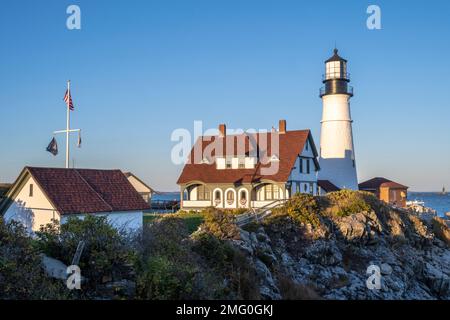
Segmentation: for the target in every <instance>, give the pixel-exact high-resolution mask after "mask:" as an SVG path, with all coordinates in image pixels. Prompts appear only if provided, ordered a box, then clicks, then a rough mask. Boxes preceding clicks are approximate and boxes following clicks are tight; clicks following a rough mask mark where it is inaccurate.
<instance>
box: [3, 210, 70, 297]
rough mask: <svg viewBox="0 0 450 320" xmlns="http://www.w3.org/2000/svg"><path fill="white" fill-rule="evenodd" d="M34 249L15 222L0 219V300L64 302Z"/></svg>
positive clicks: (64, 292) (65, 292) (63, 293)
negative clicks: (53, 300) (51, 300)
mask: <svg viewBox="0 0 450 320" xmlns="http://www.w3.org/2000/svg"><path fill="white" fill-rule="evenodd" d="M41 263H42V262H41V257H40V252H39V250H38V248H37V247H36V246H35V245H34V241H33V240H32V239H31V238H30V237H28V235H27V233H26V230H25V229H24V227H23V226H22V225H21V224H19V223H17V222H10V223H8V224H5V223H4V222H3V219H2V218H1V217H0V299H14V300H17V299H28V300H29V299H67V298H69V297H70V296H69V291H68V290H67V288H65V286H64V283H63V282H62V281H60V280H56V279H50V278H49V277H47V275H46V274H45V272H44V270H43V268H42V264H41Z"/></svg>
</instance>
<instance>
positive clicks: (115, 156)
mask: <svg viewBox="0 0 450 320" xmlns="http://www.w3.org/2000/svg"><path fill="white" fill-rule="evenodd" d="M71 4H76V5H79V6H80V8H81V30H68V29H67V28H66V19H67V17H68V14H66V8H67V7H68V6H69V5H71ZM370 4H376V5H378V6H380V8H381V13H382V16H381V23H382V29H381V30H368V29H367V27H366V19H367V17H368V14H367V13H366V9H367V7H368V5H370ZM0 36H1V37H0V39H1V47H0V48H1V50H0V137H1V140H0V146H1V148H0V150H1V151H0V181H2V182H5V181H6V182H8V181H13V180H14V179H15V178H16V177H17V175H18V174H19V172H20V170H21V169H22V168H23V166H25V165H35V166H54V167H58V166H64V137H62V136H59V137H57V139H58V142H59V147H60V154H59V155H58V156H57V157H53V156H52V155H51V154H50V153H48V152H46V151H45V147H46V146H47V144H48V143H49V141H50V139H51V137H52V131H53V130H57V129H64V127H65V105H64V103H63V101H62V98H63V95H64V91H65V86H66V80H67V79H71V81H72V96H73V100H74V104H75V111H74V112H72V119H73V121H72V125H73V126H72V127H77V128H78V127H79V128H82V130H83V136H82V138H83V146H82V148H81V149H76V148H72V150H73V153H72V154H73V157H74V159H75V165H76V166H77V167H90V168H119V169H123V170H131V171H133V172H134V173H135V174H137V175H138V176H140V177H141V178H142V179H143V180H145V181H146V182H148V184H150V185H151V186H153V187H154V188H156V189H157V190H166V191H174V190H177V187H176V180H177V178H178V175H179V173H180V170H181V167H180V166H175V165H173V164H172V163H171V160H170V152H171V149H172V147H173V146H174V144H175V143H174V142H172V141H171V140H170V135H171V133H172V131H173V130H174V129H176V128H186V129H189V130H193V122H194V120H202V121H203V124H204V127H205V128H215V127H217V125H218V124H219V123H222V122H224V123H226V124H227V126H228V127H230V128H243V129H247V128H268V129H270V128H271V126H272V125H274V126H277V123H278V119H286V120H287V126H288V129H305V128H310V129H311V130H312V132H313V136H314V138H315V141H316V144H317V145H318V144H319V140H320V135H319V134H320V118H321V107H322V103H321V100H320V98H319V97H318V90H319V87H320V86H321V85H322V83H321V75H322V73H323V71H324V65H323V62H324V60H325V59H327V58H328V57H329V56H331V54H332V49H333V47H334V45H335V43H336V44H337V47H338V48H339V50H340V51H339V52H340V54H341V55H342V56H343V57H345V58H346V59H348V60H349V72H350V73H351V75H352V76H351V77H352V82H351V84H352V85H353V86H354V88H355V96H354V97H353V99H352V104H351V106H352V116H353V120H354V123H353V125H354V127H353V129H354V139H355V150H356V163H357V168H358V175H359V180H364V179H367V178H371V177H373V176H385V177H388V178H390V179H393V180H396V181H398V182H400V183H403V184H406V185H408V186H410V187H411V189H412V190H421V191H428V190H439V189H440V188H442V186H443V185H446V186H447V188H450V125H449V122H450V104H449V93H450V86H449V84H450V80H449V79H450V59H449V55H450V1H447V0H442V1H431V0H429V1H399V0H396V1H378V0H374V1H370V2H368V1H278V0H277V1H275V0H273V1H265V0H243V1H242V0H240V1H237V0H189V1H188V0H179V1H172V0H164V1H162V0H158V1H148V0H146V1H137V0H135V1H125V0H120V1H119V0H115V1H106V0H89V1H88V0H83V1H76V0H72V1H65V0H58V1H56V0H55V1H44V0H40V1H35V0H33V1H32V0H30V1H22V0H14V1H13V0H2V1H1V2H0ZM71 143H72V146H75V144H76V136H73V138H72V141H71Z"/></svg>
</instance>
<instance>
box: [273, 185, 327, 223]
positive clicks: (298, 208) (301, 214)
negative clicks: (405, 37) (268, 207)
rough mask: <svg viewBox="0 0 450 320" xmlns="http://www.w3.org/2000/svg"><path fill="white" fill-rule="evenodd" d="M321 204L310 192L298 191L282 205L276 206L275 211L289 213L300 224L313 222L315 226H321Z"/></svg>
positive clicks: (275, 212) (276, 212)
mask: <svg viewBox="0 0 450 320" xmlns="http://www.w3.org/2000/svg"><path fill="white" fill-rule="evenodd" d="M319 209H320V208H319V205H318V204H317V201H316V199H315V198H314V197H313V196H312V195H310V194H303V193H297V194H295V195H294V196H293V197H292V198H291V199H290V200H289V201H287V202H286V204H285V205H284V206H282V207H279V208H275V209H274V210H273V213H274V214H275V215H277V214H283V213H285V214H288V215H289V216H290V217H291V218H292V219H293V220H294V221H296V222H298V223H299V224H311V225H312V226H313V227H319V226H320V219H319Z"/></svg>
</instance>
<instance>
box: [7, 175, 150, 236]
mask: <svg viewBox="0 0 450 320" xmlns="http://www.w3.org/2000/svg"><path fill="white" fill-rule="evenodd" d="M147 209H149V204H148V203H147V202H145V201H144V199H143V198H142V197H141V195H139V193H138V192H137V191H136V190H135V189H134V187H133V186H132V185H131V183H130V182H129V181H128V179H127V178H126V177H125V175H124V174H123V173H122V171H120V170H97V169H63V168H38V167H25V168H24V169H23V170H22V172H21V173H20V175H19V177H18V178H17V180H16V181H15V183H14V184H13V186H12V187H11V189H10V190H9V191H8V193H7V194H6V196H5V200H4V201H3V202H2V203H1V204H0V214H1V215H2V216H3V218H4V220H5V221H6V222H8V221H10V220H16V221H19V222H21V223H22V224H23V225H24V226H25V227H26V228H27V230H28V231H29V232H30V233H32V232H34V231H37V230H39V228H40V227H41V226H42V225H45V224H48V223H50V222H51V221H52V220H56V221H59V222H60V223H65V222H66V221H67V219H68V218H69V217H78V218H81V219H82V218H84V217H85V216H87V215H95V216H106V217H107V219H108V222H110V223H111V224H112V225H113V226H114V227H116V228H121V229H126V230H128V231H134V230H138V229H140V228H142V225H143V211H144V210H147Z"/></svg>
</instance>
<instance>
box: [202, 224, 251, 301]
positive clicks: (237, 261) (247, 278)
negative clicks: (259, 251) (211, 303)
mask: <svg viewBox="0 0 450 320" xmlns="http://www.w3.org/2000/svg"><path fill="white" fill-rule="evenodd" d="M193 250H194V251H195V252H196V253H197V254H199V255H200V256H201V257H203V258H204V259H205V260H206V262H207V264H208V268H209V270H211V272H213V273H214V274H215V275H216V276H218V277H219V278H222V279H223V282H224V283H227V285H226V286H221V287H220V286H219V287H217V288H216V289H215V291H216V292H215V296H216V297H217V298H221V299H259V298H260V295H259V287H258V283H259V281H258V279H257V276H256V272H255V270H254V269H253V267H251V265H250V264H249V263H248V261H247V258H246V256H245V255H244V254H243V253H242V252H240V251H239V250H237V249H235V248H233V247H232V246H231V245H230V244H229V243H227V242H225V241H223V240H221V239H218V238H216V237H215V236H214V235H212V234H209V233H206V232H200V233H197V234H195V236H194V247H193Z"/></svg>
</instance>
